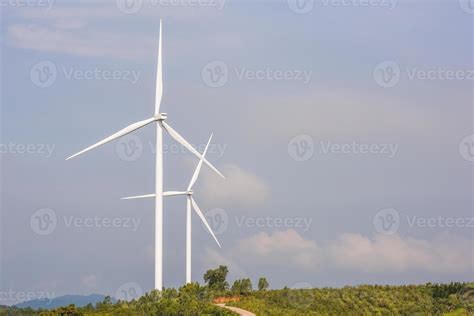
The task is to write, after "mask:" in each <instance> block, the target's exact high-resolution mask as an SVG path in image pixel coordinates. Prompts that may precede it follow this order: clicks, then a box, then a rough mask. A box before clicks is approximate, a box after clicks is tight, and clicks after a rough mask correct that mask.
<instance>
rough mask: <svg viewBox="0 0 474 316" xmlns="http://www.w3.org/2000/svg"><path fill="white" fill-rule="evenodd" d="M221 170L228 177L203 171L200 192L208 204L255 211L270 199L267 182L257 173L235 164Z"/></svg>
mask: <svg viewBox="0 0 474 316" xmlns="http://www.w3.org/2000/svg"><path fill="white" fill-rule="evenodd" d="M221 172H222V173H223V174H224V175H225V177H226V179H222V178H220V177H218V176H216V175H214V174H213V173H211V172H210V171H205V172H203V175H202V186H201V187H200V188H199V194H200V196H201V195H202V196H203V199H204V201H206V202H207V203H208V204H211V203H212V205H217V206H219V207H228V208H239V209H241V210H252V211H254V210H258V208H260V207H262V206H263V205H265V203H266V202H267V201H268V200H269V198H270V190H269V188H268V186H267V184H266V183H265V182H264V181H263V180H262V179H260V178H259V177H258V176H256V175H255V174H253V173H250V172H248V171H245V170H243V169H242V168H240V167H239V166H237V165H235V164H227V165H225V166H224V167H223V168H222V170H221Z"/></svg>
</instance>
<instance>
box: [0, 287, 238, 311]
mask: <svg viewBox="0 0 474 316" xmlns="http://www.w3.org/2000/svg"><path fill="white" fill-rule="evenodd" d="M212 296H213V293H212V292H211V291H209V290H208V287H207V286H200V285H199V284H198V283H192V284H188V285H186V286H183V287H181V288H180V289H179V290H176V289H172V288H170V289H164V290H163V291H162V292H159V291H152V292H150V293H146V294H145V295H144V296H142V297H140V298H138V299H136V300H133V301H131V302H123V301H118V302H117V303H115V304H114V303H112V302H111V299H110V297H107V298H106V299H104V301H103V302H101V303H98V304H96V306H95V307H93V306H92V305H88V306H86V307H82V308H76V307H75V306H74V305H70V306H67V307H60V308H57V309H55V310H51V311H44V310H43V311H42V310H38V311H34V310H32V309H29V308H24V309H19V308H14V307H11V308H4V309H0V315H2V316H3V315H22V316H23V315H26V316H28V315H35V316H36V315H39V316H59V315H61V316H62V315H69V316H79V315H94V316H98V315H101V316H112V315H113V316H115V315H163V316H165V315H166V316H170V315H196V316H197V315H222V316H231V315H232V316H233V315H236V314H235V313H233V312H231V311H229V310H226V309H223V308H221V307H217V306H214V305H213V304H211V298H212Z"/></svg>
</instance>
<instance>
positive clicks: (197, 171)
mask: <svg viewBox="0 0 474 316" xmlns="http://www.w3.org/2000/svg"><path fill="white" fill-rule="evenodd" d="M211 140H212V134H211V136H210V137H209V140H208V141H207V145H206V149H204V152H203V153H202V158H201V159H199V163H198V165H197V167H196V169H195V170H194V174H193V177H192V178H191V181H190V182H189V186H188V191H189V190H191V189H192V187H193V185H194V184H195V183H196V180H197V178H198V176H199V172H200V171H201V167H202V162H203V159H204V157H206V153H207V149H208V148H209V144H210V143H211Z"/></svg>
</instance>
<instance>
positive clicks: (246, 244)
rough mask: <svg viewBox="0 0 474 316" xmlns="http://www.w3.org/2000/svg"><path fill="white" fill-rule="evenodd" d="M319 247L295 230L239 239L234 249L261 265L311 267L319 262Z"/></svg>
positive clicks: (263, 233)
mask: <svg viewBox="0 0 474 316" xmlns="http://www.w3.org/2000/svg"><path fill="white" fill-rule="evenodd" d="M320 251H321V250H320V248H319V247H318V245H317V244H316V242H315V241H312V240H306V239H304V238H303V237H301V235H299V234H298V233H297V232H296V231H295V230H293V229H289V230H286V231H276V232H274V233H272V234H267V233H265V232H262V233H259V234H257V235H254V236H252V237H250V238H247V239H244V240H242V241H240V242H239V243H238V245H237V247H236V249H235V252H236V253H238V254H239V255H240V256H241V257H243V258H253V259H254V261H255V263H257V264H261V265H267V264H269V262H268V259H270V260H271V262H272V263H273V264H282V265H284V266H287V265H291V266H293V267H295V268H302V269H305V270H307V269H313V268H315V267H316V266H317V265H319V263H320V259H321V253H320Z"/></svg>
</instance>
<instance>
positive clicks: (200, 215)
mask: <svg viewBox="0 0 474 316" xmlns="http://www.w3.org/2000/svg"><path fill="white" fill-rule="evenodd" d="M190 199H191V204H192V205H193V208H194V210H195V211H196V213H197V214H198V216H199V217H200V218H201V220H202V222H203V223H204V225H206V227H207V229H208V230H209V232H210V233H211V235H212V237H214V240H215V241H216V243H217V244H218V245H219V248H222V246H221V244H220V243H219V240H217V237H216V235H214V232H213V231H212V229H211V226H209V223H208V222H207V220H206V217H204V214H203V213H202V212H201V210H200V209H199V206H198V205H197V203H196V202H195V201H194V199H193V198H192V197H191V198H190Z"/></svg>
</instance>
